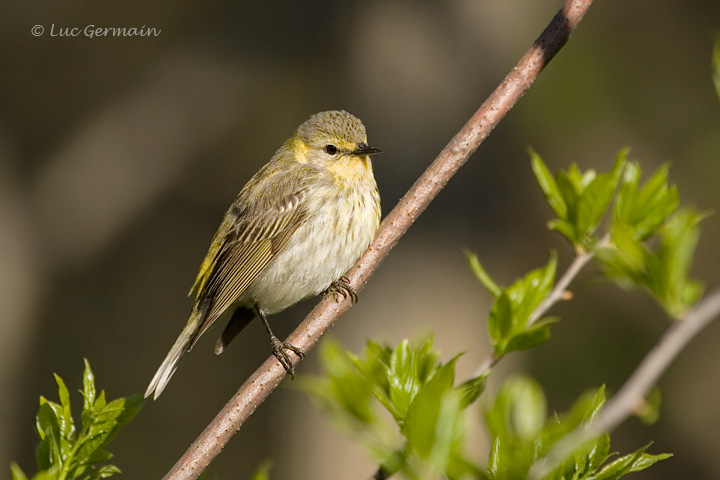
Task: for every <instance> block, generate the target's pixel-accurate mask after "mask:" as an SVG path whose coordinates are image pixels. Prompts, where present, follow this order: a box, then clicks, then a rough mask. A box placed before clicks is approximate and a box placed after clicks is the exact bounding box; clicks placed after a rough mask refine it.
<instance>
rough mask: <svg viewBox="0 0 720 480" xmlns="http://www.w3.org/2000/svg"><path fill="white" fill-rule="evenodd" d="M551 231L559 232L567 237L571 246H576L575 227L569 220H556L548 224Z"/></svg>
mask: <svg viewBox="0 0 720 480" xmlns="http://www.w3.org/2000/svg"><path fill="white" fill-rule="evenodd" d="M547 227H548V228H549V229H550V230H553V231H555V232H558V233H559V234H560V235H562V236H563V237H565V238H566V239H567V240H568V241H569V242H570V243H571V244H573V245H575V244H576V242H575V238H576V235H575V226H574V225H573V224H572V223H570V222H568V221H567V220H560V219H554V220H550V221H549V222H548V223H547Z"/></svg>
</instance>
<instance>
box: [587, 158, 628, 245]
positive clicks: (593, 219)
mask: <svg viewBox="0 0 720 480" xmlns="http://www.w3.org/2000/svg"><path fill="white" fill-rule="evenodd" d="M626 157H627V150H623V151H621V154H619V155H618V157H617V159H616V161H615V165H614V166H613V169H612V170H611V171H610V172H608V173H604V174H602V175H598V176H596V177H595V178H594V179H593V180H592V181H591V182H590V183H589V184H588V185H587V187H585V188H584V189H583V190H582V192H581V193H580V195H579V198H578V204H577V227H576V231H577V232H578V240H581V241H582V242H583V246H584V247H587V246H588V245H589V243H590V238H589V237H590V235H592V233H594V232H595V229H596V228H597V225H598V223H599V222H600V220H601V218H602V216H603V214H604V213H605V211H606V210H607V208H608V205H610V200H611V199H612V196H613V194H614V193H615V189H616V188H617V184H618V181H619V179H620V174H621V173H622V171H623V168H624V167H625V158H626Z"/></svg>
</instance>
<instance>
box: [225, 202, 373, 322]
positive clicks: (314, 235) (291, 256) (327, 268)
mask: <svg viewBox="0 0 720 480" xmlns="http://www.w3.org/2000/svg"><path fill="white" fill-rule="evenodd" d="M358 200H360V198H359V197H357V196H355V197H353V196H350V197H349V198H348V199H347V200H345V201H342V202H341V203H340V204H339V205H338V204H335V207H334V208H328V207H325V208H322V209H320V211H319V212H317V214H316V215H315V216H313V217H311V218H310V219H309V220H308V221H307V222H306V223H305V224H303V225H301V226H300V227H299V228H298V229H297V230H296V231H295V233H293V236H292V238H291V239H290V241H289V242H288V245H287V246H286V247H285V248H284V249H283V250H282V251H281V252H280V253H279V254H278V255H277V256H276V257H275V258H274V259H273V260H272V261H271V262H270V264H269V265H268V266H267V268H266V269H265V270H264V271H263V272H261V273H260V275H259V276H258V278H257V279H256V280H255V281H253V283H252V284H250V286H249V287H248V288H247V290H245V292H243V294H242V295H241V298H240V299H239V300H240V302H239V303H257V304H258V306H259V307H260V308H261V309H263V310H265V312H266V313H267V314H270V315H272V314H274V313H277V312H280V311H282V310H284V309H286V308H287V307H289V306H291V305H293V304H295V303H297V302H299V301H300V300H303V299H305V298H308V297H311V296H314V295H318V294H319V293H322V292H323V291H325V290H326V289H327V288H328V287H329V286H330V284H332V283H333V282H335V281H336V280H337V279H339V278H340V277H341V276H342V275H343V274H344V273H345V272H347V271H348V270H349V269H350V267H352V266H353V264H354V263H355V262H356V261H357V259H358V258H360V255H362V253H363V252H364V251H365V249H367V247H368V245H369V244H370V242H371V241H372V239H373V237H374V236H375V233H376V232H377V228H378V225H379V223H380V206H379V198H378V197H377V193H376V192H374V193H373V195H366V196H365V198H362V200H360V201H358ZM359 203H362V204H364V205H366V209H369V210H368V211H366V213H365V214H363V215H359V214H358V211H357V210H356V208H357V206H358V204H359ZM258 299H261V301H259V300H258Z"/></svg>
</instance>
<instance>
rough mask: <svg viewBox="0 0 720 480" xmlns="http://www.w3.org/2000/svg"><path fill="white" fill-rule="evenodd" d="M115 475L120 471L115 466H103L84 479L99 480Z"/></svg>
mask: <svg viewBox="0 0 720 480" xmlns="http://www.w3.org/2000/svg"><path fill="white" fill-rule="evenodd" d="M116 473H120V469H119V468H118V467H116V466H115V465H104V466H102V467H100V468H99V469H98V470H96V471H95V472H94V473H92V474H90V475H89V476H88V477H86V478H87V480H100V479H102V478H109V477H112V476H113V475H115V474H116Z"/></svg>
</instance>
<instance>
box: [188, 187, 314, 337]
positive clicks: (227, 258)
mask: <svg viewBox="0 0 720 480" xmlns="http://www.w3.org/2000/svg"><path fill="white" fill-rule="evenodd" d="M306 197H307V191H306V190H305V189H300V190H298V191H296V192H293V193H291V194H290V195H287V196H285V197H284V198H283V200H281V201H280V202H277V203H276V204H275V205H274V206H273V207H271V208H266V209H264V211H263V214H262V215H251V214H250V213H251V212H253V211H257V206H256V205H249V206H247V207H246V208H244V209H242V210H240V209H237V208H236V207H231V209H230V210H229V211H228V214H226V216H225V220H224V221H223V224H222V225H221V226H220V229H219V230H218V232H217V233H216V235H215V238H214V239H213V243H212V245H211V249H210V252H208V255H207V257H206V258H205V261H203V264H202V266H201V270H200V273H199V274H198V278H197V280H196V282H195V286H194V288H195V289H197V296H196V299H195V304H194V307H193V310H194V311H200V312H202V314H201V317H202V318H203V320H202V323H201V324H200V327H199V329H198V331H197V334H196V335H195V336H194V338H193V339H192V341H191V343H190V347H192V345H194V343H195V342H196V341H197V339H198V338H200V336H201V335H202V334H203V333H205V331H207V330H208V329H209V328H210V327H211V326H212V324H213V323H215V321H216V320H217V319H218V318H219V317H220V316H221V315H222V314H223V312H224V311H225V310H226V309H227V308H228V307H230V306H231V305H232V304H233V303H234V302H235V301H236V300H237V299H238V297H239V296H240V295H241V294H242V293H243V292H244V291H245V289H246V288H247V287H248V286H249V285H250V284H251V283H252V282H253V281H254V280H255V279H256V278H257V276H258V275H259V274H260V272H262V271H263V269H264V268H265V267H266V266H267V265H268V264H269V263H270V262H271V261H272V259H273V258H275V256H276V255H277V254H278V252H280V251H281V250H282V249H283V248H284V247H285V245H286V244H287V242H288V241H289V239H290V237H291V236H292V234H293V233H294V232H295V231H296V230H297V228H298V227H299V226H300V225H301V224H302V223H303V222H304V221H305V220H306V219H307V217H308V212H307V210H306V208H305V199H306ZM254 207H255V208H254ZM234 209H235V210H234ZM248 218H252V220H250V221H248V220H247V219H248Z"/></svg>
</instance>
